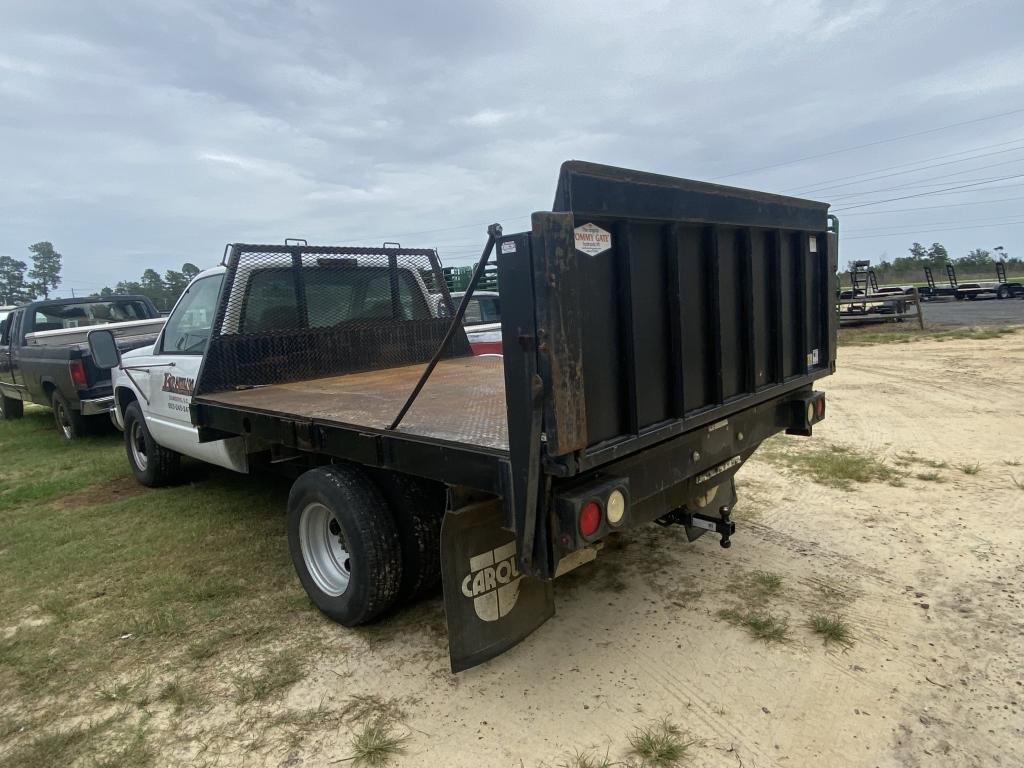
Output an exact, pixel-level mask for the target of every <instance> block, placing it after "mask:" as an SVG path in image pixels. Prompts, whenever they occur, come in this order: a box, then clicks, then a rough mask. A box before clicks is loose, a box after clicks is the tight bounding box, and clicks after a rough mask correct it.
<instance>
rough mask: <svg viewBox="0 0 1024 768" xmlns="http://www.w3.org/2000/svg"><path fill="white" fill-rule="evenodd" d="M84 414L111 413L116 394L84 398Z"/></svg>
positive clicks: (82, 402)
mask: <svg viewBox="0 0 1024 768" xmlns="http://www.w3.org/2000/svg"><path fill="white" fill-rule="evenodd" d="M81 406H82V415H83V416H96V415H98V414H101V413H110V412H111V411H112V410H114V396H113V395H108V396H107V397H96V398H93V399H92V400H82V401H81Z"/></svg>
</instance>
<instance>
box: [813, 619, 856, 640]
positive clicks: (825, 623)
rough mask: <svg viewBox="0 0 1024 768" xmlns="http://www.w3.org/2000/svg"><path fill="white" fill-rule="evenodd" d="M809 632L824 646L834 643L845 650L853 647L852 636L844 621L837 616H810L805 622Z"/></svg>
mask: <svg viewBox="0 0 1024 768" xmlns="http://www.w3.org/2000/svg"><path fill="white" fill-rule="evenodd" d="M807 624H808V626H809V627H810V629H811V631H812V632H814V634H816V635H819V636H820V637H821V639H822V641H823V642H824V643H825V645H829V644H830V643H835V644H836V645H841V646H843V647H845V648H849V647H850V646H851V645H853V635H852V634H851V632H850V627H849V625H848V624H847V623H846V621H845V620H844V619H843V618H842V617H841V616H839V615H838V614H831V615H825V614H819V615H815V616H811V618H810V620H809V621H808V622H807Z"/></svg>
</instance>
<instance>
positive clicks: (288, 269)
mask: <svg viewBox="0 0 1024 768" xmlns="http://www.w3.org/2000/svg"><path fill="white" fill-rule="evenodd" d="M226 267H227V272H226V274H225V277H224V283H223V286H222V288H221V295H220V299H219V301H218V306H217V315H216V317H215V318H214V323H213V332H212V334H211V337H210V341H209V346H208V348H207V352H206V355H205V357H204V360H203V367H202V370H201V371H200V373H199V377H198V381H197V382H196V389H195V394H196V395H203V394H209V393H211V392H222V391H226V390H232V389H245V388H249V387H256V386H265V385H270V384H282V383H286V382H292V381H299V380H304V379H311V378H321V377H326V376H338V375H343V374H348V373H357V372H361V371H371V370H377V369H380V368H393V367H397V366H405V365H411V364H415V363H424V362H426V361H427V360H429V359H430V357H431V356H432V355H433V354H434V353H435V352H436V350H437V348H438V346H439V345H440V344H441V342H442V340H443V339H444V336H445V333H446V331H447V330H448V327H449V326H450V324H451V315H452V314H453V307H452V303H451V296H450V295H449V293H448V288H447V286H446V285H445V282H444V278H443V275H442V273H441V265H440V262H439V261H438V258H437V254H436V252H435V251H433V250H428V249H419V248H400V247H396V248H390V247H381V248H365V247H324V246H309V245H305V244H303V245H285V246H278V245H246V244H234V245H231V246H230V247H229V249H228V254H227V258H226ZM470 354H471V350H470V346H469V341H468V339H467V338H466V334H465V332H464V331H462V330H460V331H459V332H458V333H456V334H455V336H454V337H453V338H452V340H451V342H450V343H449V344H448V346H447V348H446V349H445V350H444V353H443V357H444V358H446V359H447V358H454V357H462V356H466V355H470Z"/></svg>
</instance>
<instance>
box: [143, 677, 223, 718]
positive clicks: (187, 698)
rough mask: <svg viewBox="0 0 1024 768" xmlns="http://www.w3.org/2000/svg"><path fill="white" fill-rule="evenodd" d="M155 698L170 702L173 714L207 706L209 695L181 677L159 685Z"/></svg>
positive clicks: (165, 702)
mask: <svg viewBox="0 0 1024 768" xmlns="http://www.w3.org/2000/svg"><path fill="white" fill-rule="evenodd" d="M156 700H157V701H159V702H161V703H164V704H170V705H171V706H172V707H174V712H175V714H181V713H182V712H184V711H186V710H191V709H205V708H206V707H207V706H209V703H210V695H209V693H208V692H207V691H204V690H203V689H202V688H200V687H198V686H197V685H196V684H194V683H192V682H189V681H187V680H183V679H180V678H179V679H177V680H169V681H168V682H166V683H164V684H163V685H162V686H161V687H160V691H159V693H157V696H156Z"/></svg>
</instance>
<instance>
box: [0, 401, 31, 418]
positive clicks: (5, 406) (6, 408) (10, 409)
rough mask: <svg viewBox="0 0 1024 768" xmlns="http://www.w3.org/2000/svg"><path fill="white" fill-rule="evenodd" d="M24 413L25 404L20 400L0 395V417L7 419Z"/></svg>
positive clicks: (19, 416) (18, 416)
mask: <svg viewBox="0 0 1024 768" xmlns="http://www.w3.org/2000/svg"><path fill="white" fill-rule="evenodd" d="M24 415H25V404H24V403H23V402H21V400H16V399H15V398H13V397H7V396H6V395H0V419H3V420H4V421H9V420H10V419H20V418H21V417H22V416H24Z"/></svg>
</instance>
